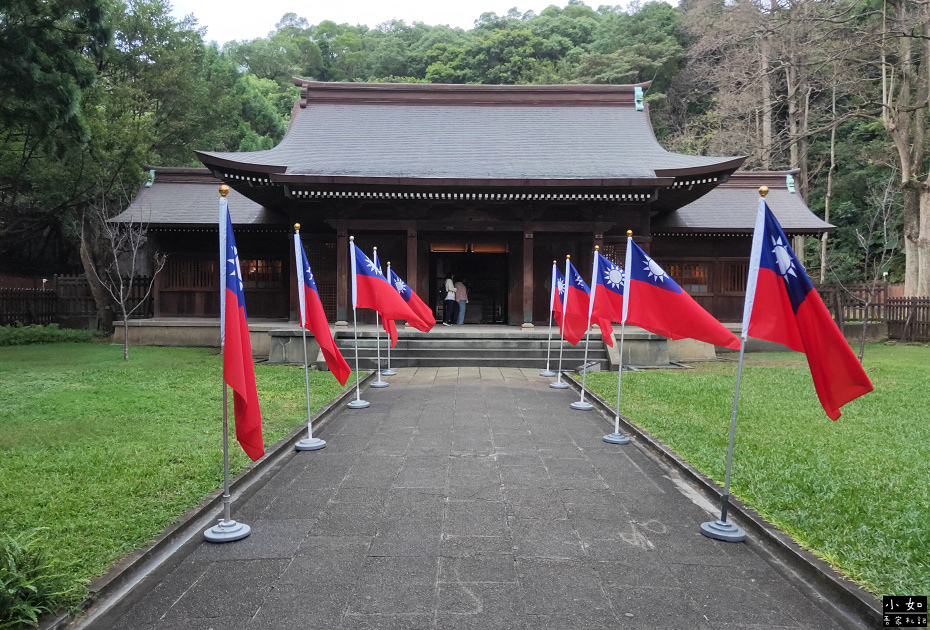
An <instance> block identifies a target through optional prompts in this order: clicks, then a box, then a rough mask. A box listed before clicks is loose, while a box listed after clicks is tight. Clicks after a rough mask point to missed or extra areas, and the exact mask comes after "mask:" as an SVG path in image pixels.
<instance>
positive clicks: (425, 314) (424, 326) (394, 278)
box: [388, 267, 436, 332]
mask: <svg viewBox="0 0 930 630" xmlns="http://www.w3.org/2000/svg"><path fill="white" fill-rule="evenodd" d="M388 282H389V283H390V284H391V286H393V287H394V288H395V289H397V292H398V293H399V294H400V297H402V298H404V302H406V303H407V306H409V307H410V310H412V311H413V312H414V313H415V314H416V316H417V317H418V318H419V319H420V321H419V322H410V325H411V326H413V327H414V328H416V329H417V330H419V331H421V332H429V331H431V330H432V329H433V326H435V325H436V317H435V316H434V315H433V311H432V309H430V307H428V306H427V305H426V303H424V302H423V300H421V299H420V296H419V295H417V294H416V293H414V292H413V290H412V289H411V288H410V286H409V285H408V284H407V283H406V282H404V281H403V280H402V279H401V277H400V276H398V275H397V273H396V272H395V271H394V270H393V269H391V268H390V267H389V268H388Z"/></svg>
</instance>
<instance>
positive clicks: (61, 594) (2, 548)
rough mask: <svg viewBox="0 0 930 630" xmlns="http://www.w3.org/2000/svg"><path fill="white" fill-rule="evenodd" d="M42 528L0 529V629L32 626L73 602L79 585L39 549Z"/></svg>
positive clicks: (77, 593) (40, 547) (77, 595)
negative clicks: (13, 532)
mask: <svg viewBox="0 0 930 630" xmlns="http://www.w3.org/2000/svg"><path fill="white" fill-rule="evenodd" d="M43 531H44V530H42V529H41V528H39V529H33V530H29V531H27V532H23V533H22V534H19V535H17V536H11V535H9V534H5V533H0V629H4V630H5V629H10V630H13V629H19V628H34V627H37V626H38V625H39V616H40V615H43V614H45V613H50V612H55V611H57V610H59V609H60V608H62V607H64V606H66V605H69V604H73V603H75V602H76V601H77V599H78V597H79V592H80V591H79V588H78V585H77V584H75V583H74V582H73V581H69V580H68V579H67V578H66V577H65V576H64V575H63V574H62V573H60V572H59V569H58V567H56V566H55V563H54V562H53V561H52V560H50V559H49V558H48V557H47V554H46V553H45V551H44V550H43V549H42V537H41V534H42V532H43Z"/></svg>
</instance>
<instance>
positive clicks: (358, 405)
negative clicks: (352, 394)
mask: <svg viewBox="0 0 930 630" xmlns="http://www.w3.org/2000/svg"><path fill="white" fill-rule="evenodd" d="M347 406H348V407H349V409H367V408H368V407H371V403H370V402H368V401H367V400H362V399H360V398H356V399H355V400H353V401H352V402H350V403H349V404H348V405H347Z"/></svg>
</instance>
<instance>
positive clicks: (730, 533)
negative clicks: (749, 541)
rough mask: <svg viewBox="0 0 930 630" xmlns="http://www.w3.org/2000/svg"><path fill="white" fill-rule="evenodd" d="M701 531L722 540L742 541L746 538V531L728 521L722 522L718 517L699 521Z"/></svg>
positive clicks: (709, 536)
mask: <svg viewBox="0 0 930 630" xmlns="http://www.w3.org/2000/svg"><path fill="white" fill-rule="evenodd" d="M701 533H702V534H704V535H705V536H707V537H708V538H713V539H714V540H722V541H724V542H743V541H744V540H746V532H744V531H743V530H741V529H740V528H739V527H737V526H736V525H734V524H733V523H730V522H729V521H727V522H724V521H721V520H719V519H718V520H716V521H707V522H706V523H701Z"/></svg>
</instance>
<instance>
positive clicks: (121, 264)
mask: <svg viewBox="0 0 930 630" xmlns="http://www.w3.org/2000/svg"><path fill="white" fill-rule="evenodd" d="M90 212H91V213H92V216H91V217H90V221H89V222H84V223H83V225H84V226H86V225H87V224H88V223H91V224H92V225H93V226H94V228H95V229H96V231H97V234H98V236H99V238H98V239H91V238H86V237H85V238H82V239H81V241H82V243H83V246H84V247H85V248H86V247H89V243H91V242H92V241H94V240H96V241H97V243H98V244H99V245H101V247H100V248H99V249H98V252H99V254H100V255H99V258H101V259H102V263H100V264H92V265H90V270H91V273H92V274H93V276H94V278H95V280H96V281H97V283H98V284H99V285H100V286H101V287H103V289H104V290H105V291H106V292H107V294H108V295H109V297H110V298H111V299H112V301H113V304H115V305H116V307H117V308H118V309H119V314H120V316H121V317H122V321H123V359H125V360H126V361H128V360H129V317H130V316H131V315H132V314H133V313H135V312H136V311H137V310H138V309H139V307H140V306H142V305H143V304H145V303H146V301H147V300H148V299H149V297H150V296H151V294H152V287H153V286H155V278H156V276H158V274H159V272H160V271H161V270H162V269H163V268H164V266H165V262H166V261H167V256H165V254H162V253H160V252H157V251H156V252H151V253H149V252H147V248H146V244H147V242H148V239H147V232H148V225H147V223H146V217H143V216H141V214H142V212H143V211H142V210H139V214H138V215H137V214H135V213H134V214H132V215H130V216H129V217H128V218H127V220H126V221H125V222H121V223H116V222H113V221H110V217H111V214H110V212H108V210H107V199H106V197H101V198H100V199H99V200H98V202H97V203H95V204H93V205H92V206H91V209H90ZM149 256H151V260H149ZM143 270H144V272H147V273H150V274H151V276H149V278H148V283H147V285H146V286H145V292H144V295H143V296H142V297H141V298H133V293H134V291H133V287H134V285H135V284H136V280H137V278H139V276H140V275H141V274H140V272H141V271H143ZM133 302H135V303H134V304H133Z"/></svg>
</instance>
